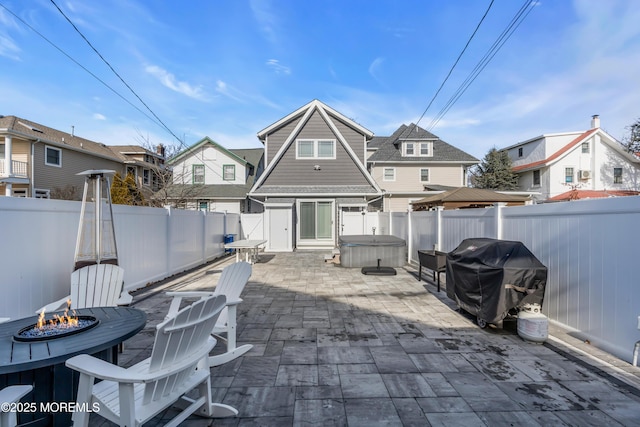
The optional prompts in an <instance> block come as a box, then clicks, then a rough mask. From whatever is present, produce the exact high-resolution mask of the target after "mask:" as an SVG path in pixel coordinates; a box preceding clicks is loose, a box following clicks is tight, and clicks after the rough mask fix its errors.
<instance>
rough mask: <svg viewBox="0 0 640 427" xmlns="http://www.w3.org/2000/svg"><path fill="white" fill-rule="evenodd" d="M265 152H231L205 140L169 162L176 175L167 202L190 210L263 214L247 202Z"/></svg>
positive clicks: (259, 206) (256, 206) (247, 150)
mask: <svg viewBox="0 0 640 427" xmlns="http://www.w3.org/2000/svg"><path fill="white" fill-rule="evenodd" d="M263 152H264V150H263V149H262V148H255V149H238V150H228V149H226V148H224V147H223V146H221V145H220V144H218V143H216V142H214V141H213V140H211V139H210V138H209V137H205V138H203V139H202V140H200V141H198V142H197V143H195V144H194V145H192V146H191V147H189V148H187V149H185V150H183V151H181V152H180V153H178V154H177V155H175V156H174V157H172V158H171V159H169V160H168V161H167V164H168V165H170V167H171V169H172V172H173V180H172V183H171V185H169V186H167V187H166V188H165V190H166V192H167V196H166V197H167V200H168V201H171V203H173V204H175V205H176V206H180V207H184V208H186V209H199V210H205V211H212V212H230V213H242V212H247V213H248V212H261V211H262V205H261V204H260V203H255V202H253V203H252V201H251V200H249V199H248V198H247V193H248V192H249V189H250V188H251V186H252V185H253V183H254V181H255V178H256V177H257V176H259V174H260V173H261V172H262V169H263V160H262V158H263Z"/></svg>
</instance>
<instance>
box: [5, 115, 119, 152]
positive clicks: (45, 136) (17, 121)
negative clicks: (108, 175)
mask: <svg viewBox="0 0 640 427" xmlns="http://www.w3.org/2000/svg"><path fill="white" fill-rule="evenodd" d="M0 133H7V134H10V135H14V136H17V137H21V138H25V139H30V140H33V141H37V140H39V141H41V142H44V143H46V144H49V145H53V146H56V147H59V148H66V149H69V150H74V151H79V152H84V153H87V154H90V155H93V156H98V157H102V158H106V159H109V160H113V161H116V162H119V163H122V162H123V157H122V156H120V155H119V154H117V153H114V152H113V151H112V150H111V149H110V148H109V147H108V146H107V145H105V144H102V143H100V142H95V141H91V140H89V139H85V138H81V137H79V136H76V135H75V134H72V133H68V132H62V131H59V130H57V129H53V128H50V127H48V126H44V125H41V124H39V123H35V122H32V121H30V120H27V119H23V118H20V117H16V116H0Z"/></svg>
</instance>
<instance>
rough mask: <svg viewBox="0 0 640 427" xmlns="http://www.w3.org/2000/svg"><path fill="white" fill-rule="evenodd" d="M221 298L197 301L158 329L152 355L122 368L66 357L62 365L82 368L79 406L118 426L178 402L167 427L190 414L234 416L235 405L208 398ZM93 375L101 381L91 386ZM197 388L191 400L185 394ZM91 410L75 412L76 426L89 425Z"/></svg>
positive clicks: (134, 423)
mask: <svg viewBox="0 0 640 427" xmlns="http://www.w3.org/2000/svg"><path fill="white" fill-rule="evenodd" d="M225 302H226V301H225V297H224V296H212V297H209V298H205V299H202V300H199V301H197V302H195V303H194V304H192V305H190V306H187V307H185V308H183V309H182V310H180V311H179V312H178V313H176V315H175V316H172V317H170V318H168V319H166V320H164V321H163V322H162V323H160V324H159V325H158V326H157V327H156V337H155V342H154V343H153V350H152V352H151V357H149V358H148V359H146V360H143V361H142V362H140V363H138V364H136V365H134V366H132V367H130V368H127V369H125V368H122V367H119V366H116V365H112V364H110V363H108V362H105V361H103V360H101V359H97V358H95V357H92V356H89V355H86V354H82V355H79V356H75V357H72V358H71V359H69V360H67V362H66V365H67V366H68V367H69V368H71V369H74V370H76V371H79V372H80V381H79V384H78V399H77V401H78V405H83V406H85V407H89V408H92V407H93V405H94V404H95V403H98V405H99V407H100V410H99V411H98V412H97V414H98V415H100V416H101V417H104V418H107V419H108V420H110V421H112V422H114V423H116V424H118V425H120V426H128V427H133V426H140V425H142V424H143V423H145V422H146V421H148V420H150V419H151V418H153V417H154V416H156V415H157V414H159V413H160V412H162V411H163V410H164V409H166V408H168V407H170V406H172V405H173V404H174V403H178V400H179V399H180V398H182V399H184V400H186V401H187V404H188V406H187V407H186V408H185V409H184V410H182V411H181V412H180V413H179V414H178V415H177V416H176V417H175V418H174V419H172V420H171V422H170V423H168V424H165V425H167V426H177V425H179V424H180V423H181V422H182V421H184V420H185V419H186V418H187V417H189V416H190V415H191V414H193V413H196V414H197V415H201V416H206V417H227V416H235V415H237V414H238V411H236V410H235V409H234V408H233V407H231V406H228V405H223V404H219V403H213V402H212V401H211V398H212V396H211V371H210V369H209V366H208V361H207V357H208V355H209V352H210V351H211V349H213V347H214V346H215V345H216V340H215V338H213V337H211V336H210V332H211V328H213V325H215V323H216V320H217V319H218V316H219V314H220V312H221V311H222V310H223V309H224V306H225ZM96 378H99V379H102V380H103V381H101V382H99V383H97V384H94V381H95V379H96ZM196 388H197V390H198V397H197V398H196V399H195V400H194V399H191V398H188V397H187V396H185V394H186V393H189V392H190V391H191V390H194V389H196ZM89 415H90V413H89V412H86V411H83V412H80V411H79V412H75V413H74V414H73V425H74V426H85V427H86V426H87V425H88V424H89Z"/></svg>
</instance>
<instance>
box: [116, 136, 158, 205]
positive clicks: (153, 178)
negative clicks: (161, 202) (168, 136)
mask: <svg viewBox="0 0 640 427" xmlns="http://www.w3.org/2000/svg"><path fill="white" fill-rule="evenodd" d="M109 148H110V149H111V151H113V152H114V153H115V154H116V155H117V156H119V157H120V159H121V160H122V162H123V163H124V164H125V166H126V169H125V172H124V175H123V176H122V179H124V178H125V177H126V175H127V174H131V175H133V177H134V178H135V181H136V183H137V184H138V188H140V189H141V191H142V194H143V196H144V197H145V198H147V199H149V198H150V197H151V196H152V194H153V193H154V192H156V191H158V190H159V189H160V187H161V186H162V185H163V184H164V182H163V178H162V176H163V174H164V173H165V148H164V146H162V145H158V146H157V147H156V151H155V152H153V151H151V150H148V149H146V148H144V147H140V146H139V145H112V146H110V147H109Z"/></svg>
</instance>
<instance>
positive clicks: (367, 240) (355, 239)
mask: <svg viewBox="0 0 640 427" xmlns="http://www.w3.org/2000/svg"><path fill="white" fill-rule="evenodd" d="M338 245H339V246H406V245H407V242H406V241H405V240H404V239H401V238H399V237H396V236H391V235H346V236H340V237H338Z"/></svg>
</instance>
